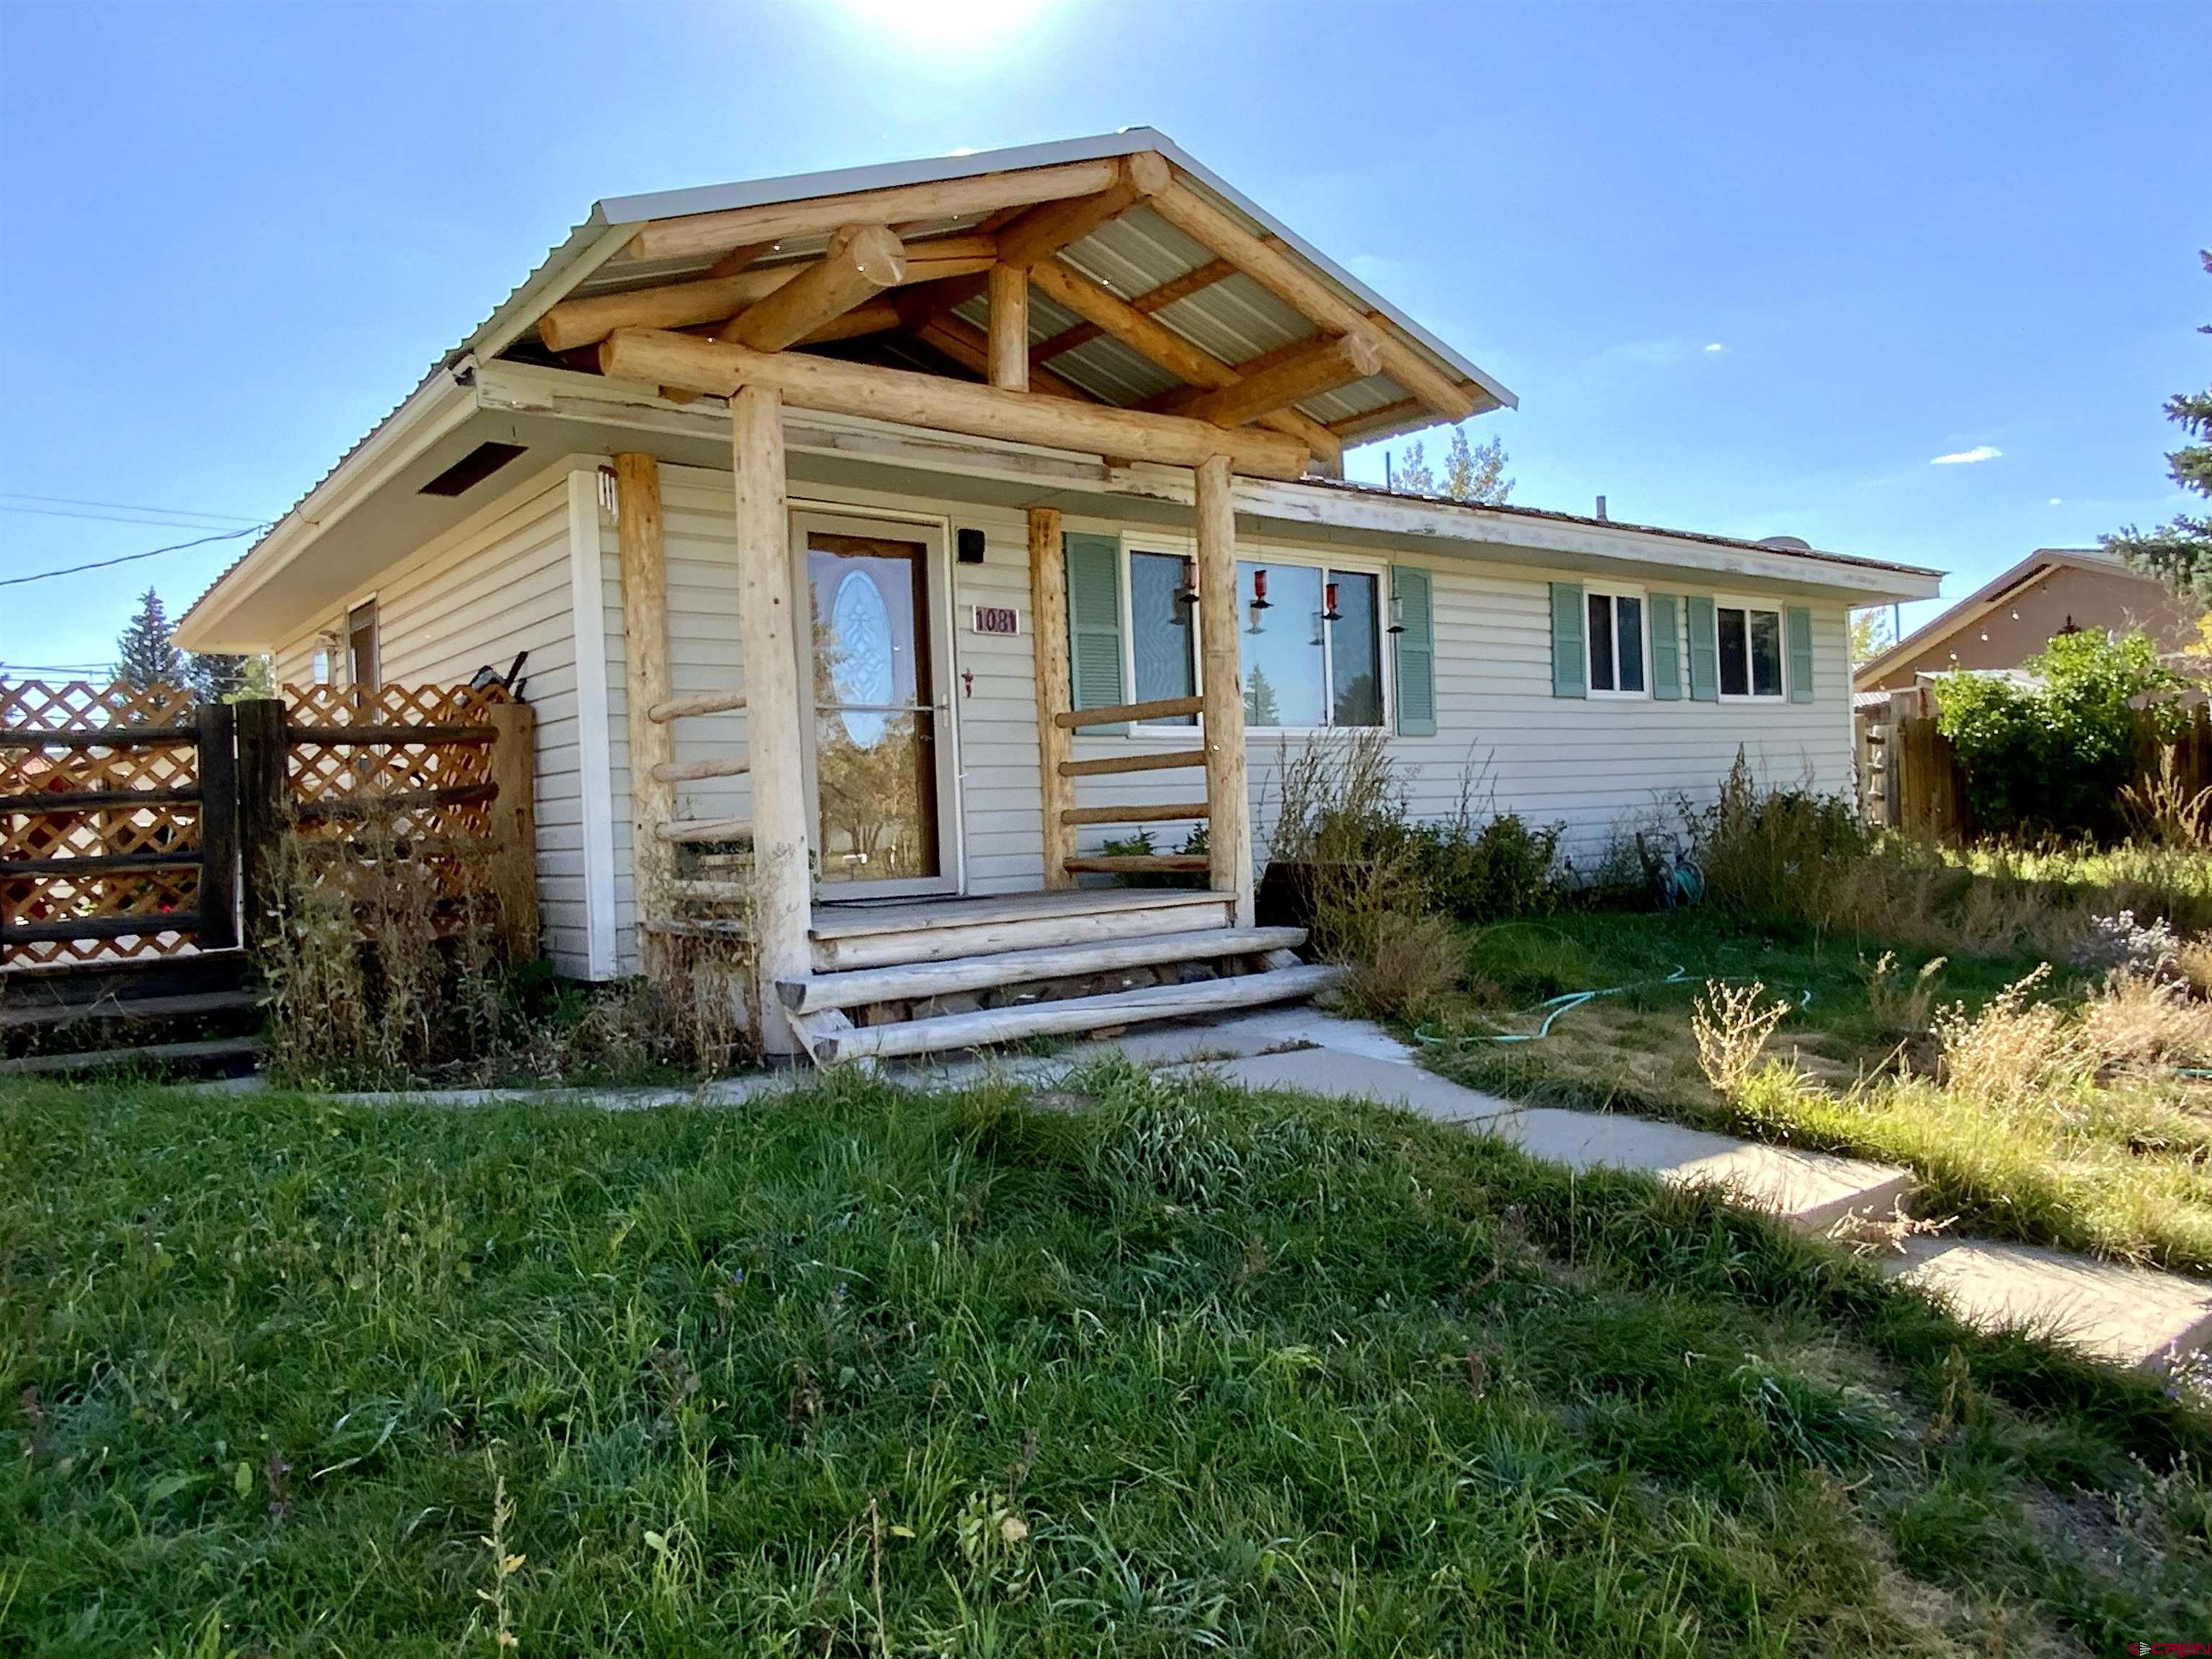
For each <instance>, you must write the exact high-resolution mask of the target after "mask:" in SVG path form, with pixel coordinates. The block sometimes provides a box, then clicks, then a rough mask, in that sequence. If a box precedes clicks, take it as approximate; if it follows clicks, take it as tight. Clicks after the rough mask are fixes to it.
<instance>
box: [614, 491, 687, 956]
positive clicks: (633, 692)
mask: <svg viewBox="0 0 2212 1659" xmlns="http://www.w3.org/2000/svg"><path fill="white" fill-rule="evenodd" d="M615 488H616V492H617V501H618V503H619V508H620V510H619V513H618V514H617V547H618V551H619V554H620V558H621V569H622V601H623V665H624V673H623V690H624V692H625V693H626V696H625V701H626V702H627V703H628V705H629V708H628V719H629V803H630V837H629V848H630V852H629V856H630V880H631V882H632V884H634V886H635V896H636V902H637V914H638V917H639V919H640V920H641V921H657V920H659V919H661V918H662V917H664V916H665V915H666V913H667V905H668V896H669V895H668V881H669V877H670V875H671V872H672V870H673V866H672V864H671V860H670V856H669V853H670V849H669V847H668V843H667V842H665V841H663V840H662V839H661V838H660V826H661V825H662V824H663V823H666V822H667V821H668V820H669V819H671V818H672V817H675V816H676V790H675V787H674V786H673V785H671V783H669V782H668V781H667V775H666V773H665V771H664V770H663V768H665V766H666V765H667V764H668V763H671V762H672V761H674V760H675V758H676V739H675V734H674V732H672V731H671V729H670V727H668V726H665V725H664V724H662V723H660V722H659V721H656V720H653V718H652V716H651V713H650V711H651V710H652V708H653V705H654V704H656V703H659V702H664V701H665V700H666V698H667V696H668V689H669V671H668V563H667V559H666V556H665V550H664V546H663V536H662V530H661V510H660V463H659V461H657V460H655V459H653V457H652V456H650V455H640V454H629V455H617V456H616V457H615ZM645 945H646V941H645V939H643V938H642V937H641V938H640V939H639V940H638V946H639V956H640V959H641V960H647V959H648V958H647V952H646V950H645Z"/></svg>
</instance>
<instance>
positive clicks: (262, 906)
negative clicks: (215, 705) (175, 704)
mask: <svg viewBox="0 0 2212 1659" xmlns="http://www.w3.org/2000/svg"><path fill="white" fill-rule="evenodd" d="M231 716H232V720H233V723H234V728H235V730H236V732H237V736H238V776H237V798H238V813H237V826H238V827H237V835H238V854H239V858H238V863H239V892H240V896H241V899H242V901H243V902H242V903H241V905H240V910H241V911H242V912H243V914H244V916H245V921H246V926H245V932H244V937H243V943H244V944H245V945H246V948H247V949H248V950H249V951H253V950H258V949H260V948H261V947H262V945H263V944H264V941H265V940H266V939H267V936H268V930H269V927H270V920H271V918H272V917H273V915H275V913H276V853H277V845H278V843H279V842H281V841H282V840H283V836H284V828H285V824H286V823H287V821H288V820H289V817H291V811H290V802H289V799H288V798H287V797H288V793H289V787H290V784H289V772H288V768H287V763H286V751H285V744H287V742H288V741H289V738H288V737H287V734H286V732H285V729H284V702H283V698H281V697H256V698H254V699H252V701H250V702H240V703H233V704H232V705H231Z"/></svg>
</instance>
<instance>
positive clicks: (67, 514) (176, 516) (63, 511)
mask: <svg viewBox="0 0 2212 1659" xmlns="http://www.w3.org/2000/svg"><path fill="white" fill-rule="evenodd" d="M0 513H36V514H37V515H38V516H39V517H40V518H45V519H97V520H100V521H101V522H102V523H105V524H143V525H153V526H156V527H158V528H160V529H163V530H215V529H218V528H220V527H221V526H222V525H223V524H224V523H225V522H226V520H225V519H223V518H218V517H216V515H215V514H213V513H156V512H155V511H153V510H152V509H151V508H147V509H144V510H143V511H137V512H132V513H91V512H87V511H85V510H84V509H83V508H82V507H13V506H10V505H9V503H8V502H6V501H0ZM228 522H231V523H235V522H237V520H228Z"/></svg>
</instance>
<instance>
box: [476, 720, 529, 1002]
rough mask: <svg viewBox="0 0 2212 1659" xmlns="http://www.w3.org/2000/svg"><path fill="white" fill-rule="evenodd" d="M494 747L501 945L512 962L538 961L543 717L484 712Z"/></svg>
mask: <svg viewBox="0 0 2212 1659" xmlns="http://www.w3.org/2000/svg"><path fill="white" fill-rule="evenodd" d="M485 714H486V718H487V719H488V720H489V722H490V723H491V725H492V726H494V727H495V728H496V729H497V730H498V732H499V735H498V736H497V737H496V738H494V739H493V740H492V745H491V781H492V783H493V785H494V786H495V787H496V788H497V790H498V792H499V793H497V794H495V796H493V798H492V803H491V811H490V818H491V843H492V852H491V880H492V890H493V891H494V892H495V893H496V894H497V895H498V896H499V926H500V938H501V945H502V946H503V948H504V949H505V951H506V952H507V959H508V960H509V961H511V962H530V961H533V960H535V959H536V957H537V955H538V803H537V768H536V761H537V746H538V711H537V710H536V709H534V708H531V707H530V705H529V704H528V703H523V702H503V703H496V704H495V705H493V707H492V708H489V709H488V710H486V711H485Z"/></svg>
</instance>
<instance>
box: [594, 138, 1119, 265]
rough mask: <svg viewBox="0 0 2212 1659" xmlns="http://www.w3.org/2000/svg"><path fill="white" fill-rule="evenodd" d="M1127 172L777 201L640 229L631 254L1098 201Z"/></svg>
mask: <svg viewBox="0 0 2212 1659" xmlns="http://www.w3.org/2000/svg"><path fill="white" fill-rule="evenodd" d="M1120 172H1121V167H1120V163H1119V161H1118V159H1117V158H1115V157H1111V156H1109V157H1105V158H1103V159H1100V160H1097V161H1068V162H1063V163H1061V164H1060V165H1059V166H1057V167H1028V168H1024V169H1021V170H1019V171H1016V172H1010V173H979V174H977V175H975V177H973V178H969V179H935V180H932V181H930V182H927V183H924V184H918V185H891V186H890V187H887V188H885V189H882V190H866V191H851V192H849V193H848V194H846V195H843V196H824V197H814V198H812V199H811V200H808V201H804V202H771V203H767V204H763V205H761V206H759V207H750V208H732V209H728V210H723V211H720V212H714V213H690V214H685V215H683V216H681V217H677V218H669V219H655V220H653V221H651V222H648V223H647V224H644V225H642V226H641V227H640V228H639V229H638V232H637V234H636V235H635V236H633V237H631V238H630V240H629V244H628V246H627V248H626V249H625V252H627V253H628V254H629V257H630V258H637V259H696V258H701V257H702V256H703V255H707V254H719V253H720V252H723V251H724V250H726V249H728V248H733V247H738V246H743V245H744V244H745V243H748V242H775V241H781V240H783V239H784V238H786V237H791V236H818V235H821V234H823V233H824V232H827V231H831V230H835V229H836V228H837V227H838V226H839V225H848V224H855V223H862V222H865V223H869V224H890V223H894V222H900V221H909V220H910V221H917V222H929V221H933V220H939V219H961V218H966V217H968V216H969V215H971V214H986V213H994V212H996V211H997V210H1000V209H1001V208H1009V207H1029V206H1032V205H1034V204H1036V203H1039V202H1058V201H1065V200H1066V199H1067V198H1069V197H1076V196H1092V195H1096V194H1097V192H1098V191H1103V190H1108V189H1110V188H1112V186H1113V185H1114V183H1115V179H1117V178H1118V176H1119V174H1120Z"/></svg>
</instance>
